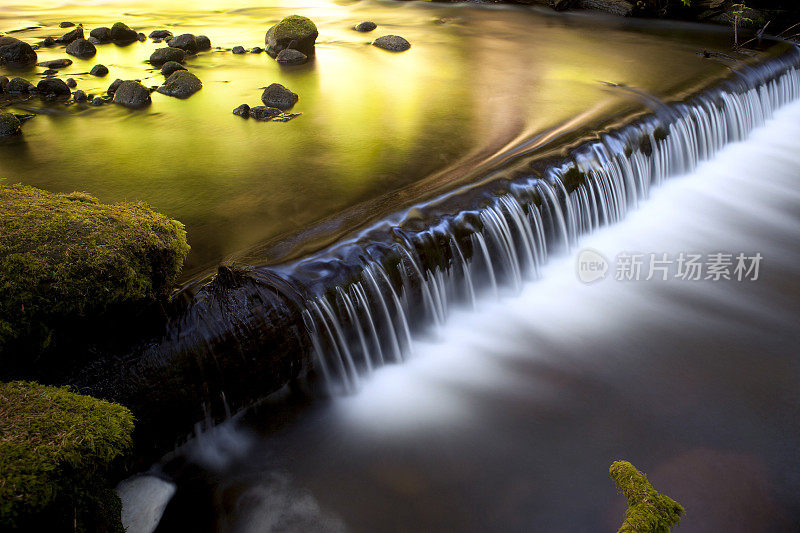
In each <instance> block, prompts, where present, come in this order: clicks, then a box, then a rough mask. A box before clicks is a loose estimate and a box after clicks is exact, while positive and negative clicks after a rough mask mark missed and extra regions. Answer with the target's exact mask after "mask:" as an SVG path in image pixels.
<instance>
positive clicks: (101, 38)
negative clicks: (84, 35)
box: [89, 26, 111, 43]
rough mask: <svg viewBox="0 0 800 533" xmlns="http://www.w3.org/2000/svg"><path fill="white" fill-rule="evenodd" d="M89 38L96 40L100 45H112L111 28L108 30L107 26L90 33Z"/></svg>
mask: <svg viewBox="0 0 800 533" xmlns="http://www.w3.org/2000/svg"><path fill="white" fill-rule="evenodd" d="M89 37H91V38H93V39H95V40H96V41H97V42H98V43H110V42H111V28H107V27H105V26H102V27H100V28H95V29H93V30H92V31H90V32H89Z"/></svg>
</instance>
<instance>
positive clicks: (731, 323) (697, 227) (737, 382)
mask: <svg viewBox="0 0 800 533" xmlns="http://www.w3.org/2000/svg"><path fill="white" fill-rule="evenodd" d="M798 137H800V103H793V104H790V105H789V106H787V107H786V108H784V109H782V110H779V111H778V112H777V113H776V114H775V117H774V119H771V120H770V121H768V123H767V125H766V126H765V127H762V128H759V129H756V130H755V131H754V132H753V133H752V134H751V136H750V138H749V139H748V140H746V141H745V142H740V143H734V144H731V145H729V146H727V147H726V148H724V149H723V150H722V151H721V152H720V153H719V154H718V155H717V156H716V157H715V158H714V159H713V160H711V161H708V162H706V163H703V164H701V165H700V167H699V168H698V169H697V171H696V172H693V173H691V174H688V175H685V176H681V177H678V178H676V179H673V180H671V181H669V182H667V183H665V184H664V185H663V186H662V187H660V188H657V189H654V190H653V191H652V195H651V197H650V198H649V199H648V200H645V201H643V202H642V203H641V205H640V206H639V209H638V210H636V211H633V212H632V213H630V214H629V215H628V217H627V218H626V219H625V220H624V221H622V222H620V223H619V224H616V225H613V226H609V227H606V228H603V229H600V230H598V231H596V232H594V233H593V234H591V235H589V236H586V237H584V238H582V239H580V241H579V242H578V243H577V244H578V246H577V248H576V249H575V250H574V251H573V252H572V253H571V254H569V255H567V256H562V257H561V258H560V259H554V260H552V261H551V262H550V263H549V264H548V265H547V266H545V267H543V269H542V272H541V279H540V280H538V281H535V282H526V283H524V284H523V285H522V287H521V288H520V290H519V292H518V293H516V294H515V295H509V296H502V297H500V298H499V299H495V298H492V297H490V295H486V296H485V297H483V298H479V299H478V301H477V302H476V309H474V310H470V309H459V310H455V311H452V312H451V315H450V317H449V318H448V320H447V321H446V322H445V323H444V325H443V326H440V327H435V328H433V329H432V330H431V331H430V333H429V335H428V336H427V337H425V338H421V339H420V338H417V339H416V340H415V341H414V346H413V351H412V354H413V355H412V356H411V357H410V358H409V360H407V361H406V362H405V363H404V364H402V365H390V366H385V367H383V368H380V369H377V370H376V371H375V372H374V373H373V374H372V375H371V376H369V378H368V379H365V380H364V381H363V383H362V384H361V389H360V392H359V393H358V394H354V395H350V396H346V397H336V398H334V399H332V400H330V401H327V402H315V403H314V404H313V405H311V406H304V405H302V403H303V402H302V401H301V400H298V405H292V404H291V403H289V404H288V406H287V404H285V403H283V402H278V403H277V404H276V405H267V406H266V408H264V409H262V410H255V411H254V412H251V413H249V414H248V415H247V416H246V417H245V420H244V422H243V423H239V424H238V427H236V425H234V424H232V423H229V424H226V425H223V426H221V427H219V428H217V430H216V431H215V432H212V433H211V434H206V435H204V436H203V438H200V439H198V440H196V441H195V442H194V444H193V445H190V446H189V448H188V450H186V451H185V452H184V453H185V455H183V456H182V458H181V459H179V460H174V461H172V462H171V463H168V464H166V465H164V466H163V469H164V471H165V472H167V473H169V474H171V475H173V476H175V478H176V479H177V481H178V491H177V493H176V496H175V498H174V499H173V501H172V504H171V508H168V511H167V514H166V515H165V517H164V519H163V521H162V525H161V530H162V531H172V530H182V529H181V528H183V527H187V526H188V527H191V528H194V529H195V530H211V529H214V528H218V529H220V530H223V531H343V530H348V531H476V532H477V531H570V532H572V531H586V532H594V531H613V530H614V529H615V527H616V526H618V524H619V523H620V519H621V517H622V515H623V513H624V508H625V503H624V501H623V498H622V497H621V496H619V495H618V494H616V491H615V489H614V487H613V484H612V483H611V481H610V479H609V478H608V474H607V469H608V466H609V464H610V463H611V462H612V461H613V460H615V459H619V458H624V459H628V460H630V461H632V462H633V463H634V464H636V465H637V466H639V467H640V468H642V469H643V470H645V471H646V472H647V474H648V476H649V478H650V480H651V481H652V482H653V483H654V485H655V486H656V487H657V488H658V489H660V490H662V491H663V492H665V493H666V494H669V495H670V496H672V497H674V498H675V499H676V500H678V501H679V502H681V503H682V504H683V505H684V506H685V507H686V510H687V515H686V517H685V518H684V521H683V523H682V525H681V527H680V528H679V529H678V530H679V531H697V532H719V531H726V532H754V531H795V530H796V527H797V524H800V498H798V494H800V469H798V464H800V455H799V454H800V452H798V450H800V433H799V432H798V431H797V428H798V422H800V389H798V387H797V383H798V379H799V378H800V360H798V357H797V356H798V348H797V346H798V342H799V341H800V328H798V321H797V319H798V316H800V291H799V290H798V288H799V287H800V284H798V281H800V280H799V279H798V274H797V273H798V265H799V264H800V249H798V242H800V193H798V188H797V184H798V181H797V180H798V176H800V152H798V150H797V145H796V143H797V139H798ZM582 249H592V250H595V251H597V252H599V253H601V254H603V255H604V256H605V257H607V258H609V259H612V258H615V257H616V256H618V254H620V253H624V252H627V253H637V252H638V253H656V254H661V253H667V254H669V256H670V257H676V256H677V254H679V253H681V252H685V253H701V254H713V253H717V252H726V253H733V254H736V253H738V252H745V253H746V254H748V255H753V254H755V253H760V254H761V255H762V256H763V262H762V263H761V268H760V271H759V276H758V279H757V280H754V281H742V282H739V281H735V280H731V281H725V280H722V281H710V280H709V281H684V280H680V279H674V278H671V279H669V280H668V281H660V280H657V279H654V280H650V281H646V280H640V281H617V280H615V279H614V270H613V268H612V270H611V272H610V274H609V278H608V279H605V280H602V281H598V282H596V283H593V284H584V283H581V282H580V281H579V280H578V276H577V275H576V259H577V257H578V256H579V255H580V254H579V250H582Z"/></svg>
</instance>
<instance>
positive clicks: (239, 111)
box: [233, 104, 250, 118]
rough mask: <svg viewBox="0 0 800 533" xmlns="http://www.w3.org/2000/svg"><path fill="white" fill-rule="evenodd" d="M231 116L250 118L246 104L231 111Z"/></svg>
mask: <svg viewBox="0 0 800 533" xmlns="http://www.w3.org/2000/svg"><path fill="white" fill-rule="evenodd" d="M233 114H234V115H236V116H238V117H242V118H248V117H250V106H249V105H247V104H242V105H240V106H239V107H237V108H236V109H234V110H233Z"/></svg>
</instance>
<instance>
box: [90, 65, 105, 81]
mask: <svg viewBox="0 0 800 533" xmlns="http://www.w3.org/2000/svg"><path fill="white" fill-rule="evenodd" d="M89 74H91V75H92V76H97V77H98V78H102V77H103V76H108V67H107V66H105V65H95V66H93V67H92V70H90V71H89Z"/></svg>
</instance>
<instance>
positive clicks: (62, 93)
mask: <svg viewBox="0 0 800 533" xmlns="http://www.w3.org/2000/svg"><path fill="white" fill-rule="evenodd" d="M36 91H37V92H38V93H39V96H41V97H42V98H45V99H48V100H55V99H60V98H64V99H67V98H69V97H70V96H72V91H70V90H69V86H68V85H67V84H66V83H65V82H64V80H59V79H57V78H47V79H44V80H42V81H40V82H39V83H38V85H36Z"/></svg>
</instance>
